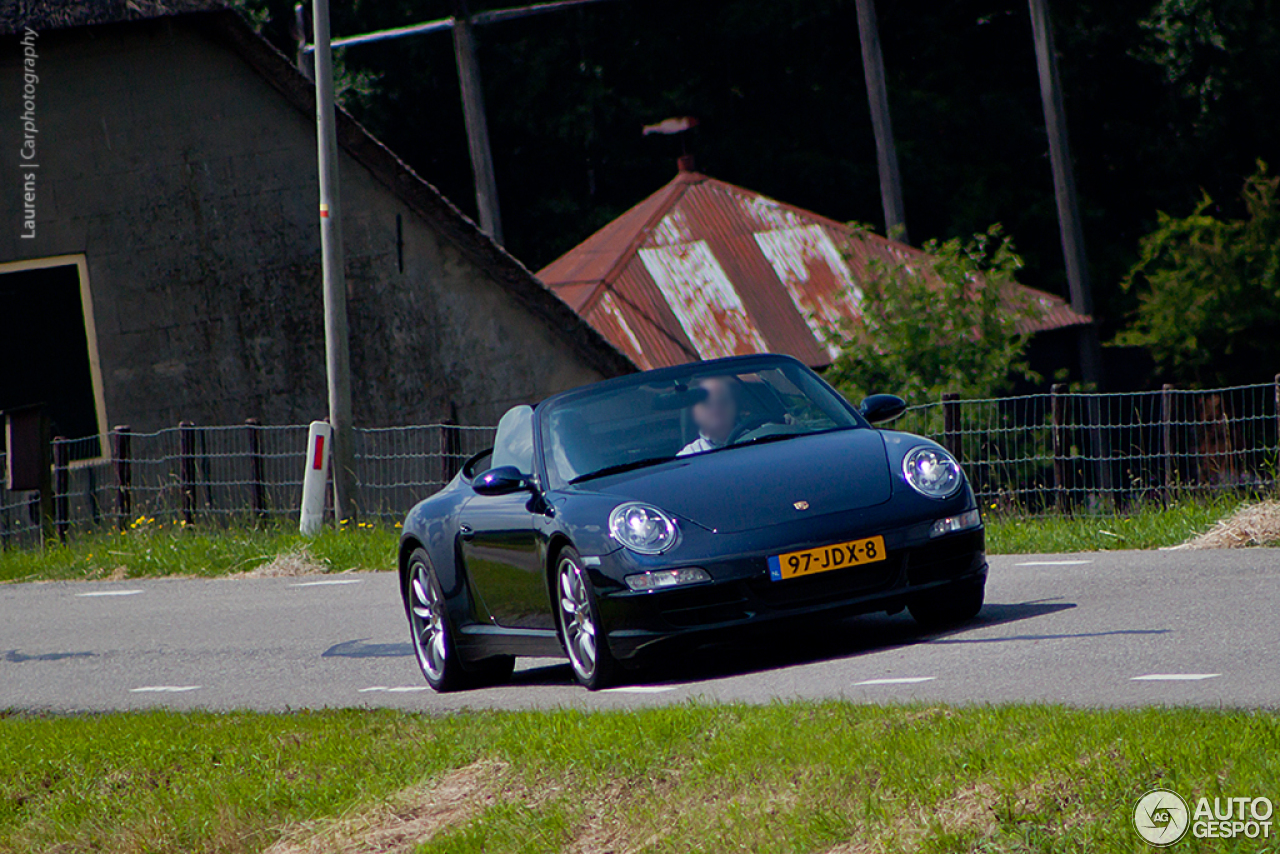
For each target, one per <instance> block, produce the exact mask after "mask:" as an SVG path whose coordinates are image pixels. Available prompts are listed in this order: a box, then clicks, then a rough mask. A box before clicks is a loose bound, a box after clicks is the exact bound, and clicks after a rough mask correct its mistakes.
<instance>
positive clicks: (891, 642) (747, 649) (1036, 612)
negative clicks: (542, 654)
mask: <svg viewBox="0 0 1280 854" xmlns="http://www.w3.org/2000/svg"><path fill="white" fill-rule="evenodd" d="M1075 607H1076V605H1075V603H1073V602H1064V601H1061V600H1058V599H1042V600H1035V601H1031V602H1018V603H1010V604H997V603H993V604H988V605H986V606H984V607H983V609H982V612H981V613H980V614H979V615H978V616H977V617H975V618H974V619H973V620H971V621H969V622H968V623H965V624H964V625H962V626H957V627H955V628H952V629H947V630H943V631H932V632H930V631H927V630H925V629H922V628H920V626H919V625H917V624H916V622H915V621H914V620H912V619H911V618H910V617H909V616H907V615H906V614H905V613H903V614H898V615H896V616H892V617H891V616H888V615H886V614H867V615H863V616H859V617H852V618H849V619H847V620H843V621H840V622H836V623H829V624H826V625H825V626H824V625H822V624H817V625H813V626H805V627H802V628H800V629H796V628H795V627H794V624H791V625H789V627H788V628H786V629H778V630H777V631H776V632H773V633H762V634H761V633H757V634H752V635H746V636H744V637H739V638H735V639H734V640H733V641H732V642H724V643H717V644H709V645H706V646H703V647H700V648H697V649H694V650H689V651H680V653H679V654H677V655H671V656H669V657H667V656H660V657H659V662H660V663H656V662H655V663H650V664H649V665H648V666H646V667H643V668H642V669H640V670H637V671H629V672H626V673H625V674H624V679H623V681H624V682H625V683H627V684H632V685H663V684H666V685H678V684H686V683H691V682H705V681H709V680H713V679H724V678H727V677H731V676H742V675H746V674H749V673H758V672H763V671H768V670H776V669H779V668H784V667H795V666H797V665H803V664H812V663H814V662H818V661H829V660H833V659H839V658H852V657H854V656H857V655H861V654H865V653H870V652H880V651H883V650H887V649H893V648H895V647H903V646H911V645H913V644H926V643H995V642H1001V641H1015V640H1051V639H1055V638H1071V637H1090V636H1093V635H1094V634H1096V635H1103V634H1153V633H1160V632H1162V631H1164V630H1155V631H1139V630H1132V631H1123V632H1097V633H1091V634H1082V635H1049V634H1045V635H1031V634H1028V635H1012V636H1005V637H1000V638H968V637H966V635H968V634H971V633H974V632H976V631H978V630H980V629H984V628H988V627H991V626H999V625H1007V624H1009V623H1016V622H1019V621H1022V620H1029V619H1033V618H1035V617H1043V616H1047V615H1049V614H1056V613H1059V612H1060V611H1066V610H1069V609H1071V608H1075ZM572 683H573V672H572V671H571V670H570V669H569V665H568V664H567V663H565V664H555V665H547V666H543V667H531V668H528V669H524V670H519V671H517V672H516V673H515V675H514V676H513V677H512V678H511V681H510V682H509V683H507V684H510V685H547V686H550V685H568V684H572Z"/></svg>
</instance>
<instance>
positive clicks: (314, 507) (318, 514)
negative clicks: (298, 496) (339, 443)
mask: <svg viewBox="0 0 1280 854" xmlns="http://www.w3.org/2000/svg"><path fill="white" fill-rule="evenodd" d="M332 444H333V427H332V426H331V425H330V424H329V422H328V421H312V422H311V431H310V432H309V433H308V434H307V468H306V471H305V472H304V473H303V475H302V513H301V514H300V516H299V518H298V530H299V531H301V532H302V533H303V534H304V535H305V536H311V535H313V534H315V533H317V532H318V531H319V530H320V528H321V526H322V525H324V504H325V496H326V493H327V491H328V486H329V446H330V445H332Z"/></svg>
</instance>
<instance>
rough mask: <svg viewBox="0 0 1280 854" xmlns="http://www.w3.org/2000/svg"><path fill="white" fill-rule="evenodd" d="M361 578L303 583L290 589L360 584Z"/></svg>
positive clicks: (292, 585)
mask: <svg viewBox="0 0 1280 854" xmlns="http://www.w3.org/2000/svg"><path fill="white" fill-rule="evenodd" d="M359 583H360V579H359V578H334V579H332V580H330V581H302V582H299V583H297V584H290V585H289V586H290V587H331V586H333V585H335V584H359Z"/></svg>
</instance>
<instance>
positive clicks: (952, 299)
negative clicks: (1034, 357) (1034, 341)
mask: <svg viewBox="0 0 1280 854" xmlns="http://www.w3.org/2000/svg"><path fill="white" fill-rule="evenodd" d="M855 239H856V237H855ZM924 251H925V252H927V253H928V254H929V255H930V256H931V260H930V262H929V263H928V264H927V265H925V266H923V267H921V266H919V265H918V262H913V263H907V262H898V263H894V264H889V263H885V262H879V261H877V262H872V264H871V267H870V276H869V277H868V278H867V280H865V281H863V282H860V283H859V284H860V290H861V296H860V303H859V306H860V308H861V312H862V316H861V318H859V319H857V320H854V321H852V322H850V323H849V324H848V325H847V326H846V327H845V328H843V329H840V330H837V331H836V333H835V335H836V341H837V343H838V344H839V345H840V348H841V351H842V352H841V355H840V356H839V357H838V358H837V359H836V361H835V363H834V364H833V365H832V366H831V368H829V369H828V373H827V378H828V379H829V380H831V381H832V382H833V383H834V384H835V385H836V387H837V388H839V389H840V391H841V392H842V393H843V394H844V395H845V396H846V397H848V398H849V399H850V400H858V399H860V398H862V397H865V396H866V395H867V394H872V393H876V392H891V393H893V394H897V395H899V396H901V397H903V398H905V399H906V400H907V401H908V402H909V403H917V404H919V403H926V402H929V401H936V400H937V399H938V398H939V397H940V396H941V395H942V393H943V392H949V391H951V392H958V393H959V394H960V395H961V396H962V397H965V398H985V397H992V396H994V395H996V394H999V393H1000V392H1002V391H1005V390H1007V389H1008V387H1009V385H1010V383H1011V381H1012V379H1013V378H1014V377H1016V376H1019V375H1020V376H1023V377H1026V378H1028V379H1031V378H1033V377H1032V374H1031V372H1030V369H1029V368H1028V367H1027V363H1026V360H1025V358H1024V356H1025V352H1026V346H1027V341H1028V338H1029V336H1028V335H1026V334H1023V333H1020V332H1019V331H1018V329H1017V326H1018V322H1019V321H1020V320H1023V319H1026V318H1028V317H1030V316H1031V315H1032V313H1033V311H1034V309H1033V306H1032V305H1031V303H1030V301H1029V300H1027V299H1026V298H1025V297H1024V296H1022V293H1021V292H1020V291H1019V290H1018V289H1017V288H1016V287H1015V285H1016V284H1017V282H1016V279H1015V274H1016V273H1017V271H1018V270H1019V269H1020V268H1021V267H1022V259H1021V258H1020V257H1019V256H1018V254H1017V253H1016V252H1015V251H1014V249H1013V243H1012V241H1011V240H1010V238H1009V237H1007V236H1006V235H1004V234H1002V233H1001V229H1000V226H999V225H994V226H992V227H991V228H989V229H988V230H987V231H986V232H982V233H979V234H976V235H974V237H973V238H971V239H968V240H961V239H959V238H954V239H952V240H948V241H946V242H944V243H939V242H938V241H930V242H928V243H926V244H925V246H924Z"/></svg>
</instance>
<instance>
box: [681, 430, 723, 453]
mask: <svg viewBox="0 0 1280 854" xmlns="http://www.w3.org/2000/svg"><path fill="white" fill-rule="evenodd" d="M724 446H725V443H724V442H716V441H713V440H712V439H710V438H708V437H707V434H706V433H702V432H699V433H698V438H696V439H694V440H693V441H692V442H690V443H689V444H687V445H685V446H684V447H683V448H681V449H680V453H678V454H676V456H677V457H685V456H688V455H689V454H701V453H702V452H703V451H714V450H715V449H716V448H723V447H724Z"/></svg>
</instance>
